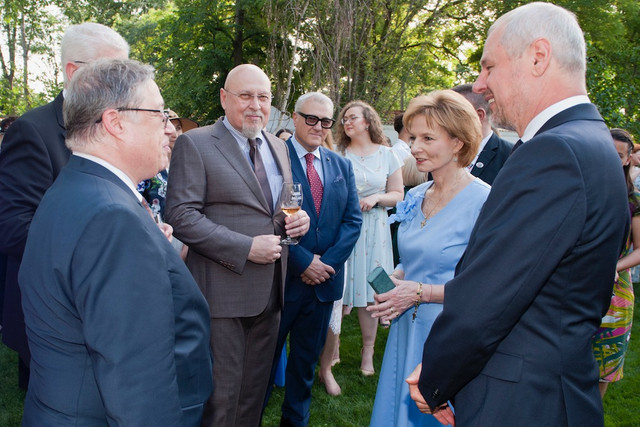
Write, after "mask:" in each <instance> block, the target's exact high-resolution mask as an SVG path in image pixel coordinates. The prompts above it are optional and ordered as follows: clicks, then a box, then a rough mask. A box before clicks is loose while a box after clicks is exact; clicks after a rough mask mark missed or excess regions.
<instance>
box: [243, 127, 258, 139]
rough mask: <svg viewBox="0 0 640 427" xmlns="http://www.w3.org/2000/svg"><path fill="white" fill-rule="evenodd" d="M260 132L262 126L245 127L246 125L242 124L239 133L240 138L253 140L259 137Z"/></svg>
mask: <svg viewBox="0 0 640 427" xmlns="http://www.w3.org/2000/svg"><path fill="white" fill-rule="evenodd" d="M260 132H262V126H260V125H247V124H244V123H243V124H242V131H240V133H241V134H242V136H244V137H245V138H248V139H255V138H257V137H258V136H259V135H260Z"/></svg>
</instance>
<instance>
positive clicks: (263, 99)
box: [224, 89, 273, 105]
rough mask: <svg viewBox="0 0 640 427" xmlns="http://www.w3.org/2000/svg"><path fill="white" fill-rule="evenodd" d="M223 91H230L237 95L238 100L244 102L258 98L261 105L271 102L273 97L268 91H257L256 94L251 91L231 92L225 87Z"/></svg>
mask: <svg viewBox="0 0 640 427" xmlns="http://www.w3.org/2000/svg"><path fill="white" fill-rule="evenodd" d="M224 91H225V92H227V93H230V94H231V95H233V96H237V97H238V98H239V99H240V101H242V102H244V103H246V104H248V103H250V102H251V101H252V100H253V98H258V102H259V103H260V104H263V105H265V104H269V103H271V100H272V99H273V95H271V94H270V93H259V94H257V95H254V94H252V93H247V92H242V93H233V92H231V91H229V90H226V89H224Z"/></svg>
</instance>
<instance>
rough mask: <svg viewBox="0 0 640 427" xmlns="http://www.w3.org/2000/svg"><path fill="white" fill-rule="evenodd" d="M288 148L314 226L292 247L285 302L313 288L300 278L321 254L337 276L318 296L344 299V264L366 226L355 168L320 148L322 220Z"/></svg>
mask: <svg viewBox="0 0 640 427" xmlns="http://www.w3.org/2000/svg"><path fill="white" fill-rule="evenodd" d="M287 146H288V147H289V156H290V157H291V172H292V175H293V182H299V183H301V184H302V191H303V195H302V209H303V210H304V211H306V212H307V214H308V215H309V218H310V220H311V223H310V224H309V232H308V233H307V234H306V235H304V236H303V237H302V238H301V239H300V242H299V243H298V244H297V245H295V246H290V247H289V267H288V269H287V281H286V291H285V300H287V301H295V300H297V299H298V297H299V296H300V295H301V293H302V291H303V289H304V288H305V287H307V286H309V285H306V284H305V283H303V282H302V280H301V278H300V275H301V274H302V273H303V272H304V271H305V270H306V269H307V267H309V264H311V261H312V260H313V255H314V254H318V255H321V256H320V260H321V261H322V262H324V263H325V264H328V265H330V266H331V267H333V269H334V270H335V271H336V274H334V275H333V276H332V277H331V278H330V279H329V280H327V281H326V282H324V283H321V284H319V285H316V286H314V290H315V292H316V297H317V298H318V300H320V301H322V302H327V301H336V300H339V299H340V298H342V292H343V289H344V268H343V267H344V263H345V261H346V260H347V258H349V255H350V254H351V250H352V249H353V246H354V245H355V244H356V241H357V240H358V236H360V226H361V225H362V212H361V211H360V202H359V201H358V192H357V190H356V183H355V177H354V175H353V167H352V166H351V162H350V161H349V160H347V159H345V158H344V157H341V156H339V155H338V154H336V153H334V152H332V151H330V150H328V149H326V148H324V147H320V158H321V160H322V170H323V175H324V190H323V193H322V205H321V207H320V216H319V217H318V215H317V214H316V208H315V205H314V203H313V197H312V195H311V187H310V186H309V181H308V180H307V175H306V173H305V172H304V169H303V168H302V165H301V164H300V160H299V159H298V156H297V154H296V150H295V148H294V147H293V144H292V143H291V140H289V141H287Z"/></svg>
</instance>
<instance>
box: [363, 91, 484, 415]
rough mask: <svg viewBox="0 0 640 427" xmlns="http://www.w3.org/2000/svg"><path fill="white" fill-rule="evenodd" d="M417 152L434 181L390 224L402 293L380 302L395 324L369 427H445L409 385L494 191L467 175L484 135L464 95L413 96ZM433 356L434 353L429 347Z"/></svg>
mask: <svg viewBox="0 0 640 427" xmlns="http://www.w3.org/2000/svg"><path fill="white" fill-rule="evenodd" d="M403 121H404V124H405V126H406V127H407V129H408V130H409V132H410V134H411V154H412V155H413V157H415V159H416V166H417V168H418V170H419V171H420V172H430V173H431V175H432V176H433V181H428V182H426V183H424V184H421V185H419V186H417V187H414V188H413V189H411V190H410V191H409V192H408V193H407V195H406V197H405V199H404V201H402V202H400V203H398V205H397V207H396V214H395V215H392V216H391V218H390V221H397V222H399V223H400V226H399V228H398V250H399V252H400V263H399V264H398V266H397V267H396V268H395V270H394V271H393V273H392V274H391V278H392V281H393V283H394V284H395V285H396V288H395V289H393V290H391V291H389V292H387V293H385V294H381V295H377V296H376V301H377V302H378V304H376V305H374V306H370V307H369V308H368V310H369V311H371V312H373V313H374V316H376V317H381V318H383V319H394V321H393V322H392V324H391V329H390V331H389V337H388V339H387V345H386V349H385V353H384V358H383V360H382V370H381V372H380V379H379V382H378V390H377V393H376V399H375V403H374V406H373V413H372V416H371V426H426V425H434V426H439V425H440V423H439V422H438V421H437V420H436V419H435V418H434V417H433V416H432V415H429V414H422V413H421V412H420V411H419V410H418V408H417V407H416V405H415V403H414V402H413V401H412V400H411V397H410V396H409V386H408V385H407V383H406V382H405V379H406V378H407V377H408V376H409V375H410V374H411V373H412V372H413V370H414V369H415V367H416V366H417V365H418V364H419V363H420V362H421V360H422V351H423V345H424V342H425V340H426V338H427V336H428V335H429V331H430V330H431V326H432V325H433V322H434V320H435V319H436V317H437V316H438V314H439V313H440V311H441V310H442V302H443V300H444V292H445V290H444V283H446V282H447V281H448V280H450V279H451V278H453V276H454V271H455V267H456V264H457V263H458V261H459V260H460V257H461V256H462V254H463V252H464V251H465V249H466V247H467V244H468V242H469V236H470V234H471V229H472V228H473V225H474V223H475V221H476V219H477V217H478V214H479V213H480V210H481V208H482V205H483V204H484V202H485V200H486V198H487V196H488V195H489V190H490V187H489V186H488V185H487V184H485V183H484V182H482V181H481V180H479V179H478V178H475V177H473V176H472V175H471V174H470V173H469V172H468V170H467V166H468V165H469V164H470V163H471V161H472V160H473V159H474V157H475V156H476V154H477V151H478V148H479V144H480V141H481V140H482V133H481V127H480V121H479V119H478V116H477V114H476V112H475V110H474V109H473V107H472V106H471V104H470V103H469V102H468V101H467V100H466V99H465V98H463V97H462V96H461V95H459V94H457V93H455V92H453V91H450V90H445V91H436V92H433V93H431V94H429V95H422V96H418V97H416V98H414V99H413V100H412V101H411V102H410V104H409V106H408V109H407V111H406V112H405V115H404V120H403ZM427 351H428V349H427Z"/></svg>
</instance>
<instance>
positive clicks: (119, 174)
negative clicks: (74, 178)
mask: <svg viewBox="0 0 640 427" xmlns="http://www.w3.org/2000/svg"><path fill="white" fill-rule="evenodd" d="M73 155H74V156H78V157H82V158H84V159H87V160H90V161H92V162H94V163H97V164H99V165H100V166H103V167H104V168H106V169H108V170H109V171H110V172H111V173H113V174H114V175H115V176H117V177H118V178H120V180H121V181H122V182H124V183H125V185H126V186H127V187H129V189H130V190H131V191H132V192H133V194H135V196H136V199H138V201H139V202H141V201H142V195H141V194H140V193H139V192H138V190H136V187H135V186H134V185H133V181H131V179H130V178H129V177H128V176H127V174H126V173H124V172H122V170H120V169H118V168H117V167H115V166H114V165H112V164H111V163H109V162H107V161H106V160H104V159H101V158H100V157H96V156H93V155H91V154H87V153H79V152H75V151H74V153H73Z"/></svg>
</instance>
